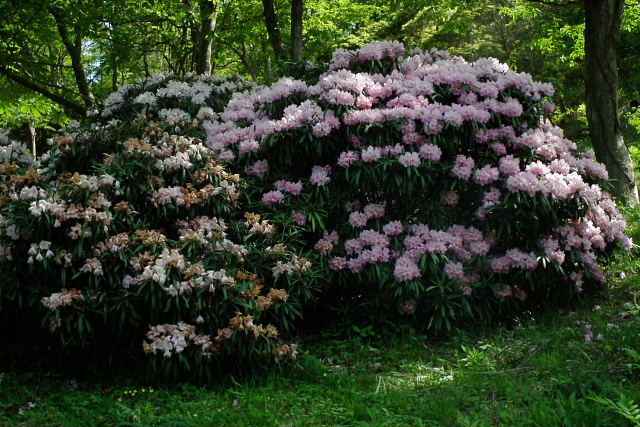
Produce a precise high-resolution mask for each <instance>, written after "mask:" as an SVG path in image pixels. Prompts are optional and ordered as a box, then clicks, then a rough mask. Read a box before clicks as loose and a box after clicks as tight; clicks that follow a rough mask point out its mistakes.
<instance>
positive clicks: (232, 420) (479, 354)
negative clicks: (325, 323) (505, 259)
mask: <svg viewBox="0 0 640 427" xmlns="http://www.w3.org/2000/svg"><path fill="white" fill-rule="evenodd" d="M638 216H639V215H638V212H635V213H632V215H631V218H630V222H631V223H632V224H633V227H632V230H631V231H632V235H634V236H636V240H637V235H638V232H637V230H638V228H639V226H638ZM638 254H639V251H638V249H637V248H636V249H635V250H634V251H632V252H631V253H629V254H619V255H616V256H615V257H614V259H613V260H612V262H611V264H610V265H609V266H608V271H609V274H610V277H611V278H610V283H609V285H608V287H607V289H606V290H604V291H603V293H601V294H600V295H596V296H593V297H590V298H588V299H585V300H583V301H582V302H581V303H580V305H579V306H577V307H574V308H573V309H571V310H564V311H556V312H553V313H551V312H547V313H543V314H536V315H534V314H525V315H523V316H522V317H521V318H520V319H519V320H518V322H516V324H515V325H513V326H511V327H509V328H507V327H496V328H492V329H490V330H477V331H466V332H458V333H456V334H454V335H453V336H452V337H451V338H450V339H448V340H447V341H444V342H435V341H434V340H433V339H430V338H429V337H425V336H421V335H417V334H415V333H412V332H411V331H406V332H404V333H400V334H396V335H394V336H391V335H389V334H386V333H384V332H378V331H374V330H370V329H369V330H366V333H365V332H362V331H361V332H357V331H354V333H353V338H352V339H350V340H341V339H338V337H337V336H336V335H331V334H325V335H323V336H317V337H314V338H313V339H311V338H308V339H307V340H306V342H305V343H303V344H304V345H303V347H304V349H305V351H304V354H303V355H302V356H301V357H300V358H299V360H298V363H296V364H294V365H289V366H286V367H281V368H280V369H279V371H277V372H273V373H271V374H270V375H266V376H261V377H259V378H253V379H249V380H238V381H236V380H234V379H232V378H223V379H221V380H220V382H219V383H217V384H212V385H210V386H208V387H196V386H193V385H178V386H174V387H167V386H160V387H158V386H156V387H154V386H153V384H145V383H144V382H136V383H132V382H130V381H131V380H113V381H110V382H109V383H107V384H97V383H95V382H76V381H75V380H72V379H69V378H59V377H54V376H48V377H47V376H37V375H34V374H32V375H29V374H25V373H21V374H15V373H9V372H5V373H4V374H2V376H1V377H0V425H29V426H31V425H51V426H53V425H68V426H77V425H119V426H126V425H164V426H199V425H203V426H204V425H233V426H245V425H247V426H249V425H251V426H304V425H327V426H339V425H354V426H356V425H359V426H368V425H372V426H385V425H389V426H396V425H416V426H421V425H426V426H436V425H455V426H474V425H478V426H486V425H508V426H519V425H523V426H530V425H536V426H560V425H569V426H583V425H584V426H596V425H597V426H607V425H611V426H622V425H640V415H639V414H638V413H639V412H640V411H638V410H637V408H636V407H635V406H634V405H635V404H636V403H640V336H639V333H640V277H639V276H640V271H639V270H640V264H639V263H638V262H637V259H636V258H637V257H638ZM588 325H590V328H591V331H592V338H591V340H588V339H587V340H585V334H586V332H587V328H588Z"/></svg>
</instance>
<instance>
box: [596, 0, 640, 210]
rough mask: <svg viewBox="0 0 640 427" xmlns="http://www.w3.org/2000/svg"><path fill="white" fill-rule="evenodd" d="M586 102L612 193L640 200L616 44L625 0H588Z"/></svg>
mask: <svg viewBox="0 0 640 427" xmlns="http://www.w3.org/2000/svg"><path fill="white" fill-rule="evenodd" d="M584 5H585V29H584V35H585V46H584V50H585V59H586V74H587V75H586V104H587V120H588V122H589V132H590V134H591V142H592V144H593V148H594V151H595V153H596V159H597V160H598V161H599V162H602V163H604V165H605V166H606V167H607V171H608V172H609V178H610V179H611V180H612V181H613V191H612V194H613V195H614V196H616V197H620V198H622V199H625V200H626V201H629V202H631V203H636V202H637V201H638V188H637V186H636V181H635V175H634V170H633V163H632V161H631V156H630V154H629V149H628V147H627V146H626V144H625V142H624V139H623V137H622V131H621V129H620V122H619V118H618V66H617V61H616V47H617V43H618V34H619V29H620V22H621V20H622V10H623V7H624V0H585V2H584Z"/></svg>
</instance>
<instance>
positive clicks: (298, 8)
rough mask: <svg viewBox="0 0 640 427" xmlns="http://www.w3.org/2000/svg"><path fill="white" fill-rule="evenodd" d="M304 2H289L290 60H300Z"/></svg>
mask: <svg viewBox="0 0 640 427" xmlns="http://www.w3.org/2000/svg"><path fill="white" fill-rule="evenodd" d="M303 12H304V0H292V1H291V59H293V60H294V61H296V62H297V61H300V60H301V59H302V15H303Z"/></svg>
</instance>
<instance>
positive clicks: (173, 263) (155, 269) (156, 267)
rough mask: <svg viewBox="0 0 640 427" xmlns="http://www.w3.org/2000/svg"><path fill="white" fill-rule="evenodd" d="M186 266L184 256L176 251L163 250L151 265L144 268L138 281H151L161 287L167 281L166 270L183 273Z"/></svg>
mask: <svg viewBox="0 0 640 427" xmlns="http://www.w3.org/2000/svg"><path fill="white" fill-rule="evenodd" d="M186 266H187V262H186V261H185V259H184V256H182V254H180V252H179V251H178V250H177V249H167V248H165V249H164V250H163V251H162V253H161V254H160V256H158V257H157V258H156V259H155V261H154V263H153V264H149V265H147V266H145V267H144V270H143V271H142V274H141V275H140V278H139V279H140V280H152V281H154V282H157V283H159V284H161V285H163V284H164V282H166V280H167V269H168V268H170V267H175V268H177V269H178V270H180V271H183V270H184V268H185V267H186Z"/></svg>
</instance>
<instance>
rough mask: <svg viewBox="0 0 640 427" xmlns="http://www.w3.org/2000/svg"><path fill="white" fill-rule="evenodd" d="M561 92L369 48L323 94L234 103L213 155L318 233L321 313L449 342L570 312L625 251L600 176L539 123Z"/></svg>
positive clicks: (502, 74) (443, 59) (350, 57)
mask: <svg viewBox="0 0 640 427" xmlns="http://www.w3.org/2000/svg"><path fill="white" fill-rule="evenodd" d="M552 94H553V89H552V87H551V85H548V84H540V83H536V82H534V81H533V80H532V79H531V77H530V76H529V75H527V74H522V73H516V72H514V71H511V70H509V69H508V67H507V66H505V65H503V64H500V63H498V62H497V61H496V60H493V59H481V60H478V61H476V62H474V63H467V62H465V61H464V60H463V59H461V58H457V57H451V56H449V54H448V53H447V52H439V51H431V52H423V51H420V50H416V51H413V52H409V53H407V52H406V51H405V48H404V46H403V45H402V44H400V43H398V42H380V43H372V44H369V45H367V46H364V47H362V48H360V49H358V50H355V51H345V50H338V51H337V52H336V53H335V55H334V57H333V60H332V62H331V63H330V64H329V67H328V70H327V71H326V72H325V73H324V74H322V75H320V77H319V79H318V81H317V82H316V83H306V82H304V81H301V80H295V79H291V78H283V79H281V80H279V81H278V82H276V83H275V84H273V85H271V86H269V87H260V88H254V89H252V90H249V91H244V92H239V93H236V94H234V95H233V97H232V98H231V101H230V103H229V105H228V106H227V107H226V109H225V110H224V112H222V114H221V115H220V118H221V121H220V122H219V123H213V124H212V125H211V126H209V127H207V134H208V137H207V143H208V145H209V146H210V147H211V148H212V150H214V151H215V152H217V153H219V157H220V158H221V159H224V160H225V161H227V162H228V164H229V167H231V168H234V170H236V171H244V172H246V173H247V174H248V175H251V176H253V177H254V178H253V179H252V180H251V181H249V182H250V185H249V189H248V191H249V194H250V195H251V197H250V198H251V200H253V201H254V205H253V206H254V209H258V208H259V207H260V205H262V206H263V208H265V209H267V210H269V211H270V212H272V216H270V217H273V218H280V217H281V216H282V215H290V216H291V218H292V219H293V220H294V221H296V222H298V223H300V224H303V223H305V221H306V223H307V224H308V225H309V226H310V229H311V230H321V231H322V230H324V236H323V237H322V238H321V239H320V240H318V241H317V242H316V243H315V246H314V248H315V250H316V252H317V253H318V254H319V255H321V256H322V258H323V262H324V266H325V274H326V277H328V278H329V279H328V280H329V281H330V282H331V283H332V286H331V287H329V288H328V289H327V290H326V292H325V293H324V298H325V301H326V303H327V304H329V305H330V306H332V307H334V308H336V307H338V306H340V305H342V306H347V309H348V310H347V311H348V313H349V316H352V317H353V316H358V315H360V314H363V313H366V314H371V313H376V314H378V313H387V314H382V315H383V316H388V315H389V314H391V313H399V314H400V315H405V316H408V317H410V318H411V319H412V321H413V322H415V324H417V325H423V326H427V327H433V328H435V329H437V330H440V329H444V328H449V327H451V326H452V325H454V324H455V323H456V322H459V321H461V320H469V319H490V318H492V317H493V316H494V315H495V314H496V313H497V312H500V311H504V310H511V309H514V308H518V307H520V308H521V307H522V304H527V303H528V304H540V303H545V302H548V301H566V300H567V299H569V298H572V297H573V296H575V295H576V294H578V293H580V292H581V291H582V290H583V287H584V285H585V283H587V281H588V279H595V280H596V281H599V282H603V281H604V280H605V274H604V272H603V271H602V270H601V269H600V268H599V267H598V265H597V257H598V256H600V255H602V254H605V253H606V252H608V251H610V250H611V248H613V247H615V246H616V245H621V246H622V247H625V248H629V247H630V246H631V241H630V239H629V238H628V237H627V236H626V235H625V233H624V230H625V221H624V218H623V217H622V215H620V214H619V212H618V211H617V209H616V206H615V203H614V202H613V200H612V199H611V198H610V196H609V195H608V194H607V193H606V192H604V191H602V189H601V188H600V187H599V186H598V183H599V182H601V181H602V180H606V179H607V172H606V170H605V168H604V166H603V165H601V164H598V163H596V162H595V161H594V160H593V152H590V151H588V152H583V153H578V152H577V147H576V144H574V143H573V142H571V141H569V140H567V139H565V138H564V137H563V134H562V131H561V130H560V129H559V128H557V127H555V126H553V125H552V124H551V123H550V122H549V121H548V120H547V119H546V118H545V117H546V116H548V115H549V114H551V113H552V111H553V104H551V103H550V96H551V95H552ZM349 307H350V308H349Z"/></svg>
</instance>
